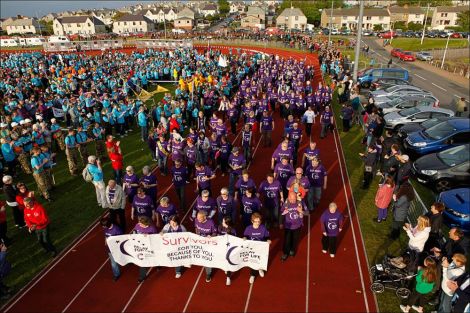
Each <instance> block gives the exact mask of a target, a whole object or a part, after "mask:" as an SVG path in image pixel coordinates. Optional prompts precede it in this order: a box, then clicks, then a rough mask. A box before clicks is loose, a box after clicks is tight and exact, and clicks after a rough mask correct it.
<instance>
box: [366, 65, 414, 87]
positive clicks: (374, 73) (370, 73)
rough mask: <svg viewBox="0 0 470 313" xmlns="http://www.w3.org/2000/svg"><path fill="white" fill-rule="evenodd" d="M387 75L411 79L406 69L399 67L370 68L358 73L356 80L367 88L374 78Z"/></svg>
mask: <svg viewBox="0 0 470 313" xmlns="http://www.w3.org/2000/svg"><path fill="white" fill-rule="evenodd" d="M389 77H390V78H400V79H404V80H407V81H411V76H410V75H409V73H408V71H407V70H405V69H401V68H371V69H369V70H367V71H365V72H364V73H362V75H359V78H358V81H359V83H360V84H361V86H362V87H364V88H369V87H370V84H371V83H372V81H373V80H374V79H377V78H389Z"/></svg>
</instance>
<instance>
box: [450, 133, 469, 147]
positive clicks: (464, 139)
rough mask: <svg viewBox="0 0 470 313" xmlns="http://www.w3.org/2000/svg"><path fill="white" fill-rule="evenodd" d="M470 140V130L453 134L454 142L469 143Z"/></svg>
mask: <svg viewBox="0 0 470 313" xmlns="http://www.w3.org/2000/svg"><path fill="white" fill-rule="evenodd" d="M468 142H470V132H462V133H459V134H456V135H454V136H452V143H453V144H456V143H468Z"/></svg>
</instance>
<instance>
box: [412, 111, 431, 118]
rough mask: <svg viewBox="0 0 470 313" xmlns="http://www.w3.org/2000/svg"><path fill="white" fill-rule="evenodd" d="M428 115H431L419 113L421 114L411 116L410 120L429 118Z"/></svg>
mask: <svg viewBox="0 0 470 313" xmlns="http://www.w3.org/2000/svg"><path fill="white" fill-rule="evenodd" d="M430 115H431V113H430V112H421V113H418V114H415V115H414V116H411V117H410V119H423V118H430Z"/></svg>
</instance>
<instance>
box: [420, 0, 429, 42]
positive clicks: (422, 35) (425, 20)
mask: <svg viewBox="0 0 470 313" xmlns="http://www.w3.org/2000/svg"><path fill="white" fill-rule="evenodd" d="M428 12H429V2H428V8H427V9H426V17H425V18H424V25H423V33H422V34H421V45H423V41H424V33H425V32H426V22H427V21H428Z"/></svg>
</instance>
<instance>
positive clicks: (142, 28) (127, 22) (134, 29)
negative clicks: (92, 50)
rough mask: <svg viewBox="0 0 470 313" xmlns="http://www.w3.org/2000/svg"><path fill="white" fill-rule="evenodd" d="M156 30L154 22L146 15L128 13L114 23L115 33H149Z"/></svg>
mask: <svg viewBox="0 0 470 313" xmlns="http://www.w3.org/2000/svg"><path fill="white" fill-rule="evenodd" d="M153 31H155V24H154V22H153V21H152V20H151V19H149V18H148V17H146V16H144V15H132V14H127V15H124V16H123V17H121V18H120V19H119V20H117V21H115V22H114V23H113V33H116V34H124V33H147V32H153Z"/></svg>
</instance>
